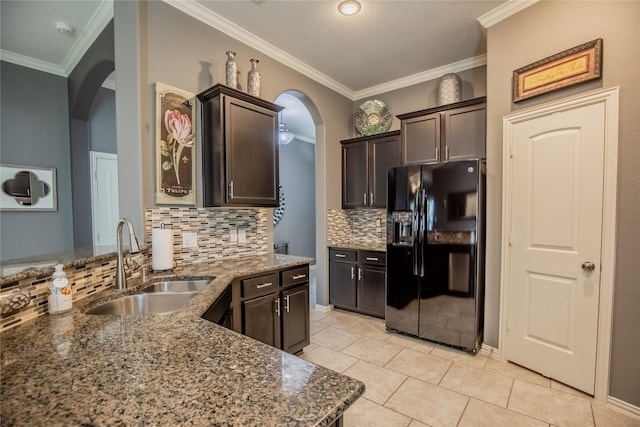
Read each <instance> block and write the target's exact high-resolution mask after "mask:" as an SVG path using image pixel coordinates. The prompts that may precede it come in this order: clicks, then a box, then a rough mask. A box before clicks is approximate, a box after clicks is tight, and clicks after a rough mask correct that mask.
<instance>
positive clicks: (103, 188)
mask: <svg viewBox="0 0 640 427" xmlns="http://www.w3.org/2000/svg"><path fill="white" fill-rule="evenodd" d="M90 154H91V178H92V179H91V214H92V215H91V217H92V224H93V225H92V227H93V246H112V245H115V244H116V227H117V225H118V220H119V217H118V216H119V209H118V156H117V155H115V154H110V153H101V152H97V151H91V153H90Z"/></svg>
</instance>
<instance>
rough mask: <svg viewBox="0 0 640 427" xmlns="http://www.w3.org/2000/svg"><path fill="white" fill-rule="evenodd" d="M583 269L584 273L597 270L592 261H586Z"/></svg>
mask: <svg viewBox="0 0 640 427" xmlns="http://www.w3.org/2000/svg"><path fill="white" fill-rule="evenodd" d="M582 269H583V270H584V271H593V270H595V269H596V265H595V264H594V263H592V262H591V261H585V262H583V263H582Z"/></svg>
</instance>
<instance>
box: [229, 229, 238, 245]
mask: <svg viewBox="0 0 640 427" xmlns="http://www.w3.org/2000/svg"><path fill="white" fill-rule="evenodd" d="M229 240H230V241H231V242H232V243H234V242H237V241H238V229H237V228H232V229H231V230H229Z"/></svg>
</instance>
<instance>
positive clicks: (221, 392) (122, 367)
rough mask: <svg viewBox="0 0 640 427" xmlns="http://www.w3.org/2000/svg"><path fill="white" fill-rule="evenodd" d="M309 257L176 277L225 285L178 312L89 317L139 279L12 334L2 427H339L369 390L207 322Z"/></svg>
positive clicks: (192, 269) (223, 265) (6, 338)
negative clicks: (257, 278)
mask: <svg viewBox="0 0 640 427" xmlns="http://www.w3.org/2000/svg"><path fill="white" fill-rule="evenodd" d="M309 261H310V259H308V258H302V257H293V256H287V255H265V256H257V257H247V258H238V259H233V260H220V261H217V262H211V263H207V264H206V265H205V264H202V265H192V266H188V267H185V268H183V269H182V270H178V271H176V272H175V274H176V275H177V276H178V277H182V276H188V277H190V278H191V277H207V276H216V278H215V279H214V280H213V281H212V282H211V283H210V284H209V286H208V287H207V288H206V289H205V290H203V291H201V292H200V293H199V294H198V295H197V296H196V297H194V298H193V299H192V300H191V301H190V302H189V303H187V304H186V305H185V306H183V307H182V308H181V309H179V310H177V311H175V312H172V313H166V314H158V315H151V314H149V315H128V316H127V315H87V314H84V311H85V310H86V309H87V308H89V307H91V306H93V305H95V304H96V303H98V301H101V300H108V299H112V298H114V297H116V296H119V295H122V294H123V293H132V292H135V291H136V290H137V289H138V288H139V287H140V284H136V283H135V282H134V283H133V285H134V286H133V289H132V290H128V291H124V292H123V291H116V290H109V291H105V292H102V293H101V294H100V295H96V297H95V298H92V299H91V300H90V301H89V300H88V299H87V301H85V300H82V301H80V302H77V303H75V304H74V308H73V309H72V310H71V311H70V312H68V313H64V314H57V315H45V316H41V317H39V318H37V319H35V320H32V321H30V322H27V323H25V324H24V325H21V326H19V327H16V328H13V329H11V330H8V331H5V332H4V333H2V334H1V337H0V338H1V344H2V409H1V419H2V425H14V426H19V425H46V424H48V425H81V424H82V425H111V424H122V425H205V426H209V425H243V426H265V425H279V426H316V425H317V426H325V425H331V424H332V423H333V422H334V421H335V420H337V419H338V418H340V417H341V416H342V414H343V412H344V410H346V408H348V407H349V406H350V405H351V404H352V403H353V402H354V401H355V400H356V399H357V398H358V397H359V396H360V395H362V393H363V392H364V384H362V383H361V382H360V381H357V380H354V379H352V378H349V377H347V376H345V375H342V374H339V373H336V372H334V371H331V370H329V369H326V368H323V367H320V366H317V365H314V364H312V363H309V362H306V361H304V360H302V359H300V358H298V357H296V356H294V355H291V354H288V353H285V352H282V351H280V350H278V349H275V348H273V347H270V346H267V345H265V344H263V343H261V342H259V341H256V340H253V339H251V338H248V337H245V336H243V335H240V334H237V333H235V332H233V331H230V330H228V329H225V328H223V327H221V326H218V325H216V324H213V323H211V322H209V321H207V320H204V319H202V318H200V316H201V315H202V314H203V313H204V312H205V311H206V310H207V308H208V307H209V306H210V305H211V303H212V302H213V301H214V300H215V299H216V298H217V296H218V295H220V293H221V292H222V291H224V290H225V289H226V287H227V286H228V285H229V283H231V281H232V280H233V279H234V278H236V277H240V276H244V275H250V274H256V273H261V272H264V271H272V270H276V269H281V268H287V267H290V266H291V267H293V266H296V265H303V264H306V263H308V262H309Z"/></svg>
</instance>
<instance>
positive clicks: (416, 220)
mask: <svg viewBox="0 0 640 427" xmlns="http://www.w3.org/2000/svg"><path fill="white" fill-rule="evenodd" d="M418 224H420V191H416V200H415V204H414V208H413V217H412V224H411V233H412V236H411V237H412V239H413V275H414V276H417V275H418V274H420V261H421V258H420V255H419V254H418V251H419V248H420V242H419V234H418Z"/></svg>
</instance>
